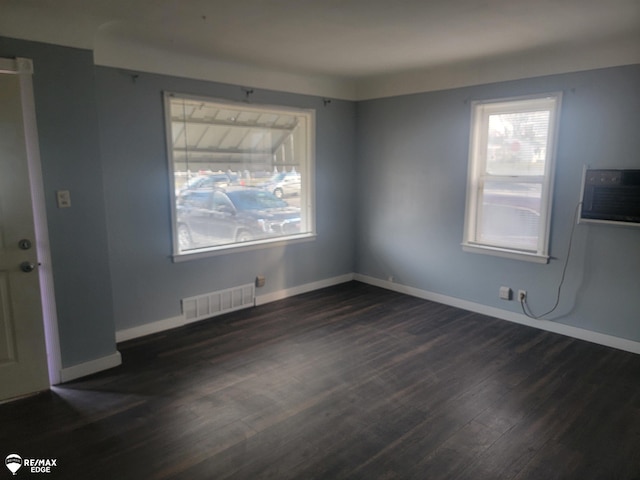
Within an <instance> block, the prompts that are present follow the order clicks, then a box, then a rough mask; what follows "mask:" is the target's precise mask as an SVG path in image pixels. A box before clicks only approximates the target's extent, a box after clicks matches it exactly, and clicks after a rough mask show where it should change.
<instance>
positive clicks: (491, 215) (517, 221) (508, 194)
mask: <svg viewBox="0 0 640 480" xmlns="http://www.w3.org/2000/svg"><path fill="white" fill-rule="evenodd" d="M541 195H542V185H541V184H535V183H534V184H532V183H509V182H494V181H487V182H486V183H485V184H484V188H483V190H482V202H481V208H480V209H479V210H478V232H477V237H478V238H477V241H478V242H480V243H483V244H487V245H493V246H498V247H512V248H518V249H521V250H532V251H536V250H537V246H538V232H539V228H540V207H541Z"/></svg>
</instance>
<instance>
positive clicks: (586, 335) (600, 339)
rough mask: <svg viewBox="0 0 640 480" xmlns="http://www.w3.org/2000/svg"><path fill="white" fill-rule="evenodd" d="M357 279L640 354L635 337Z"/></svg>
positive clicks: (356, 277) (360, 278)
mask: <svg viewBox="0 0 640 480" xmlns="http://www.w3.org/2000/svg"><path fill="white" fill-rule="evenodd" d="M354 280H356V281H358V282H362V283H367V284H369V285H373V286H376V287H381V288H386V289H387V290H393V291H394V292H398V293H404V294H406V295H411V296H413V297H418V298H422V299H425V300H431V301H433V302H438V303H443V304H445V305H451V306H452V307H457V308H462V309H463V310H469V311H471V312H475V313H480V314H483V315H488V316H491V317H495V318H498V319H500V320H507V321H509V322H514V323H519V324H520V325H526V326H528V327H533V328H538V329H540V330H546V331H548V332H553V333H559V334H560V335H565V336H567V337H572V338H577V339H579V340H585V341H587V342H591V343H597V344H598V345H604V346H606V347H612V348H617V349H618V350H624V351H626V352H631V353H637V354H640V342H635V341H633V340H627V339H625V338H620V337H614V336H612V335H606V334H604V333H598V332H593V331H591V330H585V329H583V328H578V327H573V326H571V325H565V324H563V323H558V322H553V321H549V320H533V319H531V318H529V317H527V316H525V315H522V314H519V313H515V312H509V311H507V310H502V309H500V308H495V307H489V306H487V305H482V304H480V303H475V302H469V301H467V300H462V299H460V298H455V297H450V296H448V295H442V294H440V293H434V292H429V291H427V290H422V289H419V288H415V287H409V286H406V285H401V284H399V283H391V282H387V281H385V280H380V279H378V278H375V277H370V276H368V275H361V274H355V275H354Z"/></svg>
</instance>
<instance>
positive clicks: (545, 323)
mask: <svg viewBox="0 0 640 480" xmlns="http://www.w3.org/2000/svg"><path fill="white" fill-rule="evenodd" d="M351 280H356V281H358V282H362V283H366V284H369V285H373V286H376V287H381V288H385V289H387V290H392V291H394V292H398V293H404V294H406V295H411V296H413V297H417V298H422V299H425V300H431V301H433V302H438V303H442V304H445V305H451V306H452V307H457V308H462V309H464V310H469V311H471V312H476V313H480V314H483V315H488V316H491V317H495V318H498V319H500V320H506V321H509V322H514V323H518V324H520V325H526V326H528V327H533V328H538V329H540V330H545V331H548V332H553V333H559V334H561V335H565V336H568V337H572V338H576V339H579V340H585V341H587V342H591V343H597V344H599V345H604V346H607V347H612V348H617V349H618V350H624V351H627V352H631V353H637V354H640V342H635V341H633V340H627V339H625V338H620V337H614V336H612V335H606V334H604V333H598V332H592V331H590V330H585V329H582V328H578V327H573V326H570V325H565V324H562V323H558V322H552V321H549V320H533V319H530V318H528V317H526V316H525V315H522V314H519V313H515V312H509V311H507V310H502V309H499V308H495V307H489V306H487V305H482V304H480V303H475V302H469V301H467V300H462V299H460V298H455V297H450V296H448V295H442V294H440V293H434V292H429V291H427V290H422V289H419V288H415V287H409V286H406V285H402V284H399V283H393V282H388V281H386V280H380V279H378V278H375V277H370V276H368V275H361V274H359V273H347V274H345V275H340V276H337V277H332V278H327V279H324V280H319V281H317V282H311V283H306V284H304V285H299V286H297V287H292V288H286V289H283V290H278V291H276V292H272V293H267V294H264V295H259V296H256V306H259V305H264V304H267V303H270V302H275V301H277V300H283V299H285V298H289V297H293V296H295V295H300V294H302V293H307V292H312V291H314V290H319V289H321V288H326V287H331V286H334V285H339V284H341V283H346V282H350V281H351ZM183 325H186V322H185V320H184V317H182V316H178V317H173V318H167V319H164V320H159V321H157V322H152V323H147V324H144V325H140V326H138V327H133V328H128V329H125V330H119V331H118V332H116V341H117V342H118V343H119V342H124V341H127V340H132V339H134V338H138V337H143V336H146V335H151V334H153V333H160V332H163V331H165V330H170V329H173V328H177V327H181V326H183ZM74 368H75V367H74Z"/></svg>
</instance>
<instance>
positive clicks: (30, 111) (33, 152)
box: [0, 57, 62, 385]
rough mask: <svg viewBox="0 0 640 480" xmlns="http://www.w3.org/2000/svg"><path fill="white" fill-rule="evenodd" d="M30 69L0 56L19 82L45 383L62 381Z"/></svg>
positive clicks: (3, 70)
mask: <svg viewBox="0 0 640 480" xmlns="http://www.w3.org/2000/svg"><path fill="white" fill-rule="evenodd" d="M33 72H34V70H33V61H32V60H31V59H28V58H22V57H16V58H0V74H13V75H18V77H19V82H20V97H21V103H22V114H23V122H24V132H25V144H26V150H27V165H28V168H29V185H30V188H31V202H32V205H33V221H34V227H35V246H36V253H37V257H38V274H39V281H40V296H41V299H42V318H43V323H44V335H45V342H46V349H47V368H48V371H49V384H50V385H56V384H58V383H61V381H62V358H61V352H60V337H59V332H58V316H57V310H56V299H55V290H54V286H53V266H52V262H51V248H50V244H49V230H48V224H47V211H46V201H45V192H44V182H43V177H42V162H41V160H40V147H39V141H38V126H37V122H36V105H35V97H34V93H33V79H32V76H33Z"/></svg>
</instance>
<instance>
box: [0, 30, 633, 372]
mask: <svg viewBox="0 0 640 480" xmlns="http://www.w3.org/2000/svg"><path fill="white" fill-rule="evenodd" d="M0 55H2V56H23V57H28V58H31V59H33V60H34V68H35V75H34V89H35V99H36V114H37V120H38V128H39V134H40V149H41V156H42V165H43V173H44V182H45V185H44V187H45V194H46V197H47V214H48V221H49V233H50V237H51V249H52V256H53V267H54V281H55V287H56V302H57V308H58V320H59V329H60V340H61V348H62V361H63V366H64V367H69V366H72V365H76V364H79V363H82V362H86V361H89V360H93V359H97V358H100V357H103V356H107V355H110V354H112V353H113V352H114V351H115V348H116V347H115V340H114V332H115V330H116V329H118V330H120V329H126V328H130V327H135V326H138V325H143V324H145V323H149V322H155V321H158V320H163V319H167V318H171V317H174V316H176V315H179V314H180V299H181V298H183V297H187V296H191V295H196V294H198V293H204V292H210V291H213V290H217V289H220V288H227V287H230V286H234V285H238V284H241V283H250V282H252V281H253V279H254V277H255V275H256V274H258V273H260V274H264V275H266V277H267V286H266V287H265V288H264V289H262V290H261V291H260V292H259V293H264V294H267V293H270V292H276V291H278V290H281V289H285V288H289V287H295V286H298V285H302V284H306V283H310V282H315V281H319V280H323V279H326V278H331V277H335V276H338V275H342V274H345V273H350V272H354V271H355V272H357V273H362V274H365V275H370V276H373V277H376V278H381V279H387V278H388V276H389V275H393V276H394V277H395V281H397V282H399V283H403V284H405V285H408V286H413V287H416V288H420V289H423V290H427V291H431V292H435V293H441V294H444V295H449V296H451V297H456V298H460V299H463V300H467V301H471V302H476V303H479V304H482V305H487V306H494V307H498V308H503V309H506V310H513V311H516V312H517V311H519V307H518V304H517V303H516V302H504V301H500V300H498V298H497V292H498V287H499V286H500V285H509V286H511V287H512V288H515V289H520V288H522V289H526V290H528V292H529V299H530V304H531V307H532V308H533V310H534V312H536V313H540V312H543V311H545V310H546V309H547V308H549V307H550V306H551V305H552V304H553V302H554V300H555V292H556V286H557V284H558V281H559V279H560V274H561V269H562V264H563V262H564V260H565V258H566V254H567V242H568V239H569V232H570V225H571V222H572V217H573V214H574V209H575V206H576V203H577V202H578V196H579V190H580V178H581V172H582V167H583V165H584V164H585V163H590V164H593V165H599V166H616V167H618V166H619V167H635V168H640V154H639V153H638V152H640V135H638V133H637V132H638V130H639V127H640V90H639V89H640V66H639V65H635V66H629V67H620V68H610V69H603V70H595V71H589V72H582V73H575V74H568V75H558V76H552V77H545V78H536V79H528V80H522V81H515V82H507V83H500V84H491V85H482V86H477V87H470V88H461V89H455V90H448V91H440V92H433V93H425V94H419V95H408V96H401V97H395V98H388V99H381V100H372V101H365V102H358V103H354V102H344V101H336V100H333V101H332V102H331V103H330V104H329V105H328V106H326V107H325V106H324V103H323V101H322V99H321V98H317V97H311V96H303V95H294V94H286V93H277V92H269V91H263V90H259V89H256V91H255V93H254V95H253V96H252V97H251V100H252V101H254V102H256V103H265V104H277V105H287V106H293V107H300V108H314V109H315V110H316V119H317V122H316V124H317V141H316V199H317V202H316V214H317V231H318V237H317V239H316V240H315V241H313V242H306V243H300V244H295V245H290V246H287V247H273V248H265V249H262V250H255V251H249V252H241V253H233V254H229V255H221V256H217V257H210V258H207V259H203V260H199V261H187V262H182V263H173V262H172V260H171V258H170V253H171V244H170V242H171V235H170V232H171V224H170V222H171V220H170V215H169V211H170V210H169V209H170V205H169V188H170V185H169V180H168V175H167V173H168V167H167V159H166V145H165V136H164V135H165V134H164V132H165V130H164V120H163V118H164V117H163V106H162V91H163V90H171V91H176V92H183V93H191V94H200V95H210V96H213V97H219V98H226V99H229V100H242V99H243V98H244V93H243V92H242V91H241V89H240V87H239V86H229V85H222V84H215V83H211V82H201V81H193V80H187V79H182V78H174V77H167V76H161V75H151V74H146V73H135V75H137V77H136V78H135V79H134V78H133V77H132V72H127V71H122V70H118V69H112V68H103V67H95V66H94V65H93V59H92V54H91V52H89V51H84V50H77V49H71V48H64V47H57V46H52V45H46V44H41V43H33V42H25V41H19V40H13V39H4V38H0ZM556 90H562V91H564V92H565V96H564V101H563V107H562V119H561V125H560V143H559V149H558V161H557V171H556V185H555V193H554V202H555V203H554V209H553V218H552V232H551V233H552V235H551V254H552V255H553V256H554V257H555V259H554V260H552V261H551V263H550V264H549V265H538V264H530V263H525V262H519V261H515V260H507V259H501V258H496V257H490V256H486V255H478V254H471V253H464V252H462V250H461V247H460V242H461V241H462V230H463V218H464V205H465V188H466V169H467V152H468V141H469V116H470V115H469V114H470V105H469V101H471V100H475V99H481V98H497V97H504V96H512V95H523V94H530V93H536V92H547V91H556ZM60 189H65V190H66V189H68V190H70V191H71V196H72V208H70V209H58V208H56V206H55V191H56V190H60ZM639 272H640V229H636V230H633V229H630V228H615V227H607V226H599V225H589V226H587V225H579V226H578V227H577V228H576V232H575V238H574V248H573V252H572V254H571V259H570V263H569V268H568V273H567V280H566V283H565V288H564V290H563V295H562V300H561V302H560V306H559V308H558V310H557V312H556V313H555V314H554V316H553V317H552V318H555V319H556V320H557V321H559V322H563V323H566V324H569V325H574V326H578V327H581V328H585V329H589V330H593V331H596V332H603V333H608V334H611V335H615V336H620V337H623V338H627V339H631V340H635V341H640V320H639V319H640V314H639V313H638V312H640V295H638V292H639V291H640V273H639Z"/></svg>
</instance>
